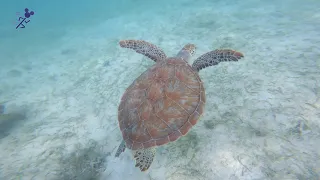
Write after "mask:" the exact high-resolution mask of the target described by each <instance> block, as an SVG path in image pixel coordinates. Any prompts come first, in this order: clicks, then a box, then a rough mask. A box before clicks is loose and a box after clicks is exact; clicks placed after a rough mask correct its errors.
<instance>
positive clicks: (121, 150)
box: [115, 140, 126, 157]
mask: <svg viewBox="0 0 320 180" xmlns="http://www.w3.org/2000/svg"><path fill="white" fill-rule="evenodd" d="M124 150H126V142H125V141H124V140H122V142H121V144H120V145H119V147H118V149H117V152H116V155H115V157H119V156H120V154H121V153H122V152H124Z"/></svg>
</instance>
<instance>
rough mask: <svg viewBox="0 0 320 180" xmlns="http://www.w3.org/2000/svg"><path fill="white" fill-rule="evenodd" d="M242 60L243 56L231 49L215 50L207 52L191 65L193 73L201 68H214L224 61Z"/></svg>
mask: <svg viewBox="0 0 320 180" xmlns="http://www.w3.org/2000/svg"><path fill="white" fill-rule="evenodd" d="M241 58H243V54H242V53H241V52H238V51H234V50H231V49H216V50H214V51H210V52H207V53H205V54H203V55H202V56H200V57H198V58H197V59H196V60H195V61H194V62H193V64H192V68H193V69H194V70H195V71H200V70H201V69H203V68H206V67H209V66H214V65H217V64H219V63H220V62H224V61H238V60H239V59H241Z"/></svg>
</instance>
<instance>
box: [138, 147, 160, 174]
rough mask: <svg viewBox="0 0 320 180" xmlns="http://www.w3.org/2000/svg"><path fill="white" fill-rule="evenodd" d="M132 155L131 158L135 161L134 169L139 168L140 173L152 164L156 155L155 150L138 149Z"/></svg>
mask: <svg viewBox="0 0 320 180" xmlns="http://www.w3.org/2000/svg"><path fill="white" fill-rule="evenodd" d="M133 154H134V155H133V157H134V158H135V159H136V167H139V169H140V170H141V171H146V170H148V169H149V167H150V166H151V164H152V161H153V159H154V156H155V154H156V148H154V147H152V148H148V149H139V150H137V151H135V152H134V153H133Z"/></svg>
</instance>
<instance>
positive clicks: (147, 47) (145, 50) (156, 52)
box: [119, 40, 167, 62]
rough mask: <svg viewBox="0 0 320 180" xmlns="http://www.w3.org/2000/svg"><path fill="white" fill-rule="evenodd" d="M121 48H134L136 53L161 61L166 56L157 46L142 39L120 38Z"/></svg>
mask: <svg viewBox="0 0 320 180" xmlns="http://www.w3.org/2000/svg"><path fill="white" fill-rule="evenodd" d="M119 44H120V46H121V47H123V48H129V49H133V50H135V51H136V52H137V53H140V54H143V55H145V56H147V57H149V58H150V59H152V60H154V61H155V62H157V61H162V60H165V59H166V58H167V56H166V54H165V53H164V52H163V51H162V50H161V49H160V48H158V47H157V46H155V45H153V44H151V43H148V42H146V41H142V40H122V41H120V42H119Z"/></svg>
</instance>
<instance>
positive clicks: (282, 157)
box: [0, 0, 320, 180]
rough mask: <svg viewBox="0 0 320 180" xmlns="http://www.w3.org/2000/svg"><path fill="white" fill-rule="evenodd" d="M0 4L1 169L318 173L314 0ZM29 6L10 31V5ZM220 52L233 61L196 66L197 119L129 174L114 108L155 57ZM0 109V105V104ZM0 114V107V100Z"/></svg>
mask: <svg viewBox="0 0 320 180" xmlns="http://www.w3.org/2000/svg"><path fill="white" fill-rule="evenodd" d="M1 7H4V8H2V10H1V12H0V20H1V23H2V24H1V26H0V77H1V78H0V106H1V104H3V105H4V106H5V108H4V112H3V113H4V114H1V115H0V152H1V153H0V159H1V161H0V179H1V180H2V179H3V180H11V179H23V180H29V179H35V180H38V179H39V180H43V179H48V180H51V179H52V180H58V179H59V180H61V179H63V180H68V179H76V180H88V179H90V178H92V179H103V180H104V179H112V180H113V179H114V180H122V179H123V180H126V179H133V180H149V179H153V180H165V179H166V180H220V179H221V180H224V179H226V180H230V179H232V180H249V179H250V180H251V179H255V180H256V179H261V180H264V179H274V180H280V179H281V180H282V179H290V180H291V179H292V180H296V179H297V180H304V179H307V180H318V179H320V151H319V149H320V45H319V44H320V23H319V22H320V1H317V0H306V1H298V0H282V1H275V0H270V1H261V0H260V1H259V0H246V1H238V0H232V1H227V0H224V1H223V0H198V1H191V0H176V1H168V0H164V1H152V0H151V1H146V0H136V1H129V0H119V1H102V0H95V1H90V3H89V1H84V0H78V1H75V0H70V1H68V2H63V1H61V2H60V1H52V2H44V1H39V0H29V1H18V0H13V1H8V0H7V1H4V2H3V3H2V6H1ZM25 8H29V9H30V10H32V11H34V12H35V14H34V15H33V16H31V20H30V23H28V24H26V26H25V28H24V29H15V27H16V25H17V24H16V23H17V18H18V16H16V12H20V15H23V13H24V9H25ZM121 39H142V40H145V41H148V42H151V43H153V44H155V45H157V46H159V47H161V49H163V51H164V52H166V54H167V55H169V56H173V55H175V54H176V53H177V52H178V51H179V50H180V49H181V48H182V47H183V46H184V45H185V44H187V43H194V44H195V45H196V46H197V51H196V54H195V57H193V60H194V59H196V57H198V56H200V55H202V54H204V53H206V52H208V51H210V50H213V49H217V48H232V49H235V50H238V51H240V52H242V53H243V54H244V55H245V57H244V58H243V59H242V60H241V61H239V62H227V63H220V64H219V65H217V66H214V67H208V68H205V69H203V70H201V71H200V73H199V75H200V77H201V78H202V80H203V82H204V87H205V89H206V96H207V102H206V109H205V113H204V115H203V116H202V118H201V120H200V121H199V122H198V123H197V124H196V126H194V127H193V128H192V130H191V131H190V132H189V133H188V134H187V135H186V136H184V137H182V138H180V139H179V140H177V141H176V142H173V143H170V144H168V145H166V146H161V147H159V148H158V149H157V153H156V158H155V160H154V162H153V164H152V165H151V167H150V169H149V170H148V171H147V172H145V173H141V172H140V171H139V169H138V168H136V167H134V165H135V162H134V160H133V158H132V155H131V153H130V151H129V150H126V151H125V152H124V153H123V154H121V156H120V157H119V158H114V154H115V151H116V149H117V147H118V145H119V144H120V142H121V139H122V136H121V132H120V130H119V128H118V121H117V115H118V114H117V108H118V105H119V102H120V98H121V96H122V94H123V93H124V91H125V90H126V88H127V87H128V86H129V85H130V84H131V83H132V81H133V80H134V79H135V78H137V77H138V76H139V75H140V74H141V73H142V72H144V71H145V70H146V69H147V68H148V67H150V66H151V65H153V64H154V62H153V61H151V60H149V59H148V58H146V57H144V56H143V55H141V54H137V53H135V52H134V51H132V50H128V49H122V48H120V47H119V45H118V42H119V40H121ZM1 107H2V106H1ZM1 111H2V109H1Z"/></svg>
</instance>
